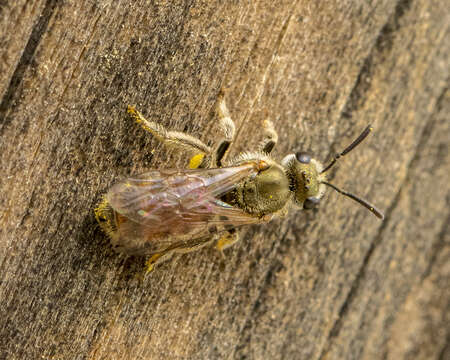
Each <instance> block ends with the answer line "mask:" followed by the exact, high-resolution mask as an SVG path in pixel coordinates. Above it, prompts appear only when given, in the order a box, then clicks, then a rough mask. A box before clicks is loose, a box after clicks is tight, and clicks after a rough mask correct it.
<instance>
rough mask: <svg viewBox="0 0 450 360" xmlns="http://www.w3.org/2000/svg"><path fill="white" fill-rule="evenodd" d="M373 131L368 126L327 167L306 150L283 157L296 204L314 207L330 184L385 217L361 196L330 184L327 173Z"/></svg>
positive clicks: (377, 215) (378, 215) (381, 217)
mask: <svg viewBox="0 0 450 360" xmlns="http://www.w3.org/2000/svg"><path fill="white" fill-rule="evenodd" d="M371 131H372V126H370V125H369V126H367V127H366V128H365V129H364V131H363V132H362V133H361V134H360V135H359V136H358V137H357V138H356V139H355V140H354V141H353V142H352V143H351V144H350V145H349V146H347V147H346V148H345V149H344V151H342V152H340V153H338V154H336V155H335V156H334V158H333V160H332V161H331V162H330V163H329V164H328V165H327V166H326V167H325V168H324V167H323V166H322V164H321V163H320V162H319V161H317V160H315V159H313V158H311V156H310V155H309V154H307V153H305V152H298V153H296V154H291V155H288V156H286V157H285V158H284V159H283V161H282V164H283V166H284V168H285V170H286V174H287V176H288V178H289V180H290V190H291V191H292V192H294V194H295V195H294V198H295V202H296V204H297V205H299V206H300V207H301V208H303V209H312V208H314V207H315V206H316V205H317V204H318V203H319V202H320V198H321V197H322V196H323V194H324V192H325V187H326V186H328V187H331V188H332V189H334V190H336V191H337V192H338V193H340V194H342V195H344V196H346V197H348V198H350V199H352V200H354V201H356V202H357V203H359V204H360V205H362V206H364V207H365V208H366V209H368V210H369V211H370V212H372V214H374V215H375V216H376V217H378V218H379V219H383V218H384V215H383V213H382V212H381V211H379V210H378V209H377V208H376V207H375V206H374V205H372V204H371V203H369V202H368V201H366V200H364V199H362V198H361V197H359V196H356V195H354V194H352V193H349V192H347V191H344V190H342V189H340V188H338V187H337V186H335V185H333V184H330V183H329V182H327V179H326V174H325V173H326V172H327V171H328V170H329V169H330V168H331V167H333V165H334V164H335V163H336V161H338V160H339V159H340V158H341V157H342V156H345V155H347V154H348V153H349V152H350V151H352V150H353V149H354V148H355V147H356V146H358V145H359V144H360V143H361V142H362V141H363V140H364V139H365V138H366V137H367V135H369V133H370V132H371Z"/></svg>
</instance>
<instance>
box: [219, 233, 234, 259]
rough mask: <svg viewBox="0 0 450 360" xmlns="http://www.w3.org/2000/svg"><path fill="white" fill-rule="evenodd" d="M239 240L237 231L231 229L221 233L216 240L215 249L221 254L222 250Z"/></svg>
mask: <svg viewBox="0 0 450 360" xmlns="http://www.w3.org/2000/svg"><path fill="white" fill-rule="evenodd" d="M238 241H239V233H238V232H237V231H236V229H231V230H228V231H226V232H225V233H223V234H222V236H221V237H220V238H219V239H218V240H217V242H216V249H217V250H219V251H220V252H221V253H222V255H223V250H225V249H227V248H229V247H230V246H232V245H234V244H235V243H236V242H238Z"/></svg>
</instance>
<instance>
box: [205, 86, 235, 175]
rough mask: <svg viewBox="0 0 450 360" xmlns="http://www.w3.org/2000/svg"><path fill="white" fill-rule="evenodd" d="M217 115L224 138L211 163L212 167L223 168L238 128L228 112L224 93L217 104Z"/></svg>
mask: <svg viewBox="0 0 450 360" xmlns="http://www.w3.org/2000/svg"><path fill="white" fill-rule="evenodd" d="M217 114H218V115H219V122H220V123H219V125H220V129H221V131H222V133H223V138H222V139H221V141H220V143H219V145H218V146H217V148H216V153H215V156H214V159H213V161H212V163H211V166H212V167H221V166H222V160H223V159H224V157H225V156H226V154H227V151H228V149H229V148H230V145H231V143H232V142H233V139H234V133H235V131H236V127H235V126H234V122H233V120H232V119H231V116H230V112H229V111H228V107H227V104H226V103H225V98H224V94H223V93H222V92H221V93H220V95H219V100H218V102H217Z"/></svg>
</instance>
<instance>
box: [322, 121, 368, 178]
mask: <svg viewBox="0 0 450 360" xmlns="http://www.w3.org/2000/svg"><path fill="white" fill-rule="evenodd" d="M372 130H373V127H372V125H368V126H367V127H366V128H365V129H364V131H363V132H362V133H361V135H359V136H358V137H357V138H356V139H355V141H353V142H352V143H351V144H350V145H349V146H347V147H346V148H345V149H344V151H342V152H341V153H339V154H336V155H335V156H334V159H333V160H331V163H330V164H329V165H328V166H327V167H326V168H325V169H323V170H322V171H321V172H320V173H321V174H323V173H325V172H327V171H328V170H330V169H331V167H332V166H333V165H334V164H335V163H336V161H338V160H339V158H340V157H341V156H345V155H347V154H348V153H349V152H350V151H352V150H353V149H354V148H355V147H356V146H358V145H359V144H360V143H361V142H362V141H363V140H364V139H365V138H366V137H367V135H369V134H370V132H371V131H372ZM324 184H325V183H324Z"/></svg>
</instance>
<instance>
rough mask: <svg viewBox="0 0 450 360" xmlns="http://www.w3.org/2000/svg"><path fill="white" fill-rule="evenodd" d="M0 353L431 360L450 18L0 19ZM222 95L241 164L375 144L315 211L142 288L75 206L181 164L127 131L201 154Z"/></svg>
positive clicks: (354, 10)
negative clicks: (172, 136)
mask: <svg viewBox="0 0 450 360" xmlns="http://www.w3.org/2000/svg"><path fill="white" fill-rule="evenodd" d="M0 6H1V7H0V39H1V41H2V44H4V45H5V46H3V45H2V48H1V50H0V51H1V56H2V59H5V61H3V62H2V64H1V65H0V95H1V97H2V98H1V106H0V172H1V174H2V176H0V272H1V273H2V281H1V282H0V300H1V301H0V319H1V320H0V358H7V359H34V358H44V359H118V358H120V359H140V358H143V359H159V358H172V359H214V358H233V359H268V358H270V359H382V358H389V359H444V358H446V357H448V356H449V354H450V353H449V351H450V350H449V348H450V347H449V336H450V328H449V325H448V324H449V319H448V309H449V307H450V306H449V305H450V293H449V291H450V290H449V289H450V286H449V285H450V284H449V280H448V279H449V271H450V269H449V264H450V262H449V240H450V239H449V236H448V233H449V229H448V224H449V218H450V216H449V211H448V208H449V205H450V204H449V198H450V191H449V185H448V173H449V170H450V159H449V154H448V147H449V139H450V129H449V121H448V114H449V110H450V101H449V96H450V95H449V92H448V76H449V68H450V66H449V58H450V44H449V42H448V38H449V35H450V31H449V23H450V21H449V12H448V9H447V7H446V6H445V4H444V2H442V1H438V0H431V1H430V0H417V1H411V0H398V1H387V0H383V1H365V2H355V1H329V2H311V1H287V0H280V1H277V2H273V1H268V0H259V1H251V2H250V1H249V2H243V1H241V2H231V1H230V2H223V1H171V2H168V1H154V2H149V1H143V0H140V1H128V0H121V1H110V0H105V1H100V2H96V1H90V0H87V1H53V0H47V1H45V2H44V1H42V2H38V1H36V2H23V1H17V2H8V3H7V4H6V5H3V4H0ZM221 89H223V90H224V91H225V94H226V95H225V96H226V100H227V103H228V105H229V107H230V111H231V113H232V116H233V119H234V121H235V123H236V125H237V129H238V135H237V139H236V143H235V144H234V146H233V148H232V151H233V152H234V153H237V152H239V151H242V150H247V149H251V148H252V147H253V146H255V145H256V144H257V143H258V142H259V140H260V138H259V137H258V134H259V133H260V128H261V125H262V122H263V121H264V120H265V119H271V120H272V121H273V122H274V126H275V128H276V130H277V131H278V133H279V137H280V141H279V144H278V145H277V147H276V150H275V152H274V157H275V158H277V159H281V157H282V156H283V155H285V154H286V153H288V152H290V151H298V150H307V151H310V152H311V153H313V154H315V156H316V157H317V158H318V159H320V160H327V159H329V158H330V157H331V156H332V155H333V154H334V153H335V152H336V151H339V150H341V149H342V148H343V147H344V146H345V145H347V144H348V143H349V141H350V140H352V139H353V138H354V137H355V136H356V135H357V134H358V133H359V132H360V131H361V130H362V129H363V128H364V127H365V126H366V125H367V124H368V123H372V124H373V125H374V127H375V131H374V132H373V135H371V136H370V137H369V139H368V140H366V141H365V143H364V144H363V145H361V146H360V147H359V148H358V149H357V150H355V151H354V152H352V153H351V154H349V155H348V156H346V157H345V158H344V159H342V161H340V163H339V165H337V166H336V169H334V170H333V172H332V174H333V178H332V181H333V183H335V184H336V185H339V186H342V187H343V188H345V189H346V190H349V191H352V192H354V193H356V194H359V195H361V196H363V197H365V198H367V199H370V200H371V201H373V202H374V203H375V204H376V205H378V206H379V207H380V208H381V209H385V213H386V214H385V215H386V220H385V221H384V222H383V223H380V222H379V221H378V220H377V219H376V218H375V217H373V216H371V215H370V214H369V213H368V212H367V211H366V210H365V209H363V208H361V207H358V206H357V205H355V204H354V203H353V202H352V201H350V200H348V199H345V198H342V197H341V196H339V195H338V194H336V193H333V192H331V191H329V192H328V193H327V194H326V195H325V199H324V201H323V202H322V204H321V206H320V209H319V210H317V211H313V212H309V213H306V212H295V211H292V212H291V213H290V214H289V215H288V216H287V217H286V218H283V219H277V220H275V221H273V222H272V223H270V224H268V225H266V226H254V227H250V228H247V229H244V230H243V231H242V234H241V238H242V240H241V242H239V243H238V244H237V245H235V246H234V247H232V248H230V249H227V250H226V251H225V255H226V258H225V259H222V258H221V256H220V254H218V253H216V252H215V251H214V250H213V249H204V250H201V251H198V252H196V253H191V254H187V255H184V256H178V257H176V258H175V259H173V260H172V261H170V262H167V263H165V264H162V265H161V266H159V267H158V268H157V269H156V270H155V271H154V272H153V273H152V274H151V275H149V276H146V277H144V276H143V267H142V263H143V261H142V259H139V258H128V259H126V258H124V257H122V256H120V255H117V254H115V253H114V252H113V251H112V250H111V248H110V247H109V244H108V240H107V238H106V237H105V236H104V235H103V234H102V233H101V231H100V230H99V229H98V227H97V226H96V224H95V220H94V217H93V208H94V207H95V204H96V203H97V202H98V201H99V199H100V197H101V195H102V194H103V193H104V192H105V191H106V190H107V189H108V188H109V187H110V186H111V185H112V184H113V183H114V181H115V179H117V178H120V177H124V176H127V175H130V174H137V173H140V172H143V171H145V170H146V169H149V168H158V167H176V166H177V167H184V166H186V163H187V159H186V157H185V156H183V155H182V154H179V153H177V152H176V151H170V150H167V149H166V148H164V147H163V146H162V145H161V144H160V143H158V141H157V140H155V139H153V138H152V137H151V136H149V135H147V134H146V133H145V132H143V131H142V130H141V129H140V128H139V127H138V126H136V124H134V123H133V121H132V120H131V119H130V118H129V117H128V116H127V114H126V106H127V105H128V104H131V105H136V107H137V108H138V109H140V110H141V111H142V112H143V113H144V115H145V116H146V117H148V118H151V119H154V120H156V121H159V122H160V123H162V124H164V125H165V126H167V127H170V128H172V129H176V130H181V131H188V132H189V133H191V134H194V135H197V136H199V137H200V138H201V139H202V140H205V141H209V140H213V139H214V135H215V133H216V130H217V128H216V126H215V125H216V122H217V121H216V117H215V115H214V106H215V102H216V100H217V96H218V93H219V91H220V90H221Z"/></svg>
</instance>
